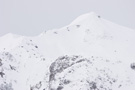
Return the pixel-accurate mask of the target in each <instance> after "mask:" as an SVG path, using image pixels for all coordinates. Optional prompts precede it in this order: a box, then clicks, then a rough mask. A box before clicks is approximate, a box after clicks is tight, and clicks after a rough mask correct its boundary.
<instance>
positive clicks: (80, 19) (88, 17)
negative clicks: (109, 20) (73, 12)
mask: <svg viewBox="0 0 135 90" xmlns="http://www.w3.org/2000/svg"><path fill="white" fill-rule="evenodd" d="M97 18H100V16H98V15H97V14H96V13H94V12H90V13H86V14H83V15H80V16H79V17H77V18H76V19H75V20H74V21H73V22H72V23H71V24H70V25H74V24H77V23H81V22H89V21H91V20H93V19H95V20H96V19H97Z"/></svg>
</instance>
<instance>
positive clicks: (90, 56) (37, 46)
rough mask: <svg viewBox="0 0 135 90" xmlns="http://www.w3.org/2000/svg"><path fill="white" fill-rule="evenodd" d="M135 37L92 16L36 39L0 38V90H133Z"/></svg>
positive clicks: (129, 30)
mask: <svg viewBox="0 0 135 90" xmlns="http://www.w3.org/2000/svg"><path fill="white" fill-rule="evenodd" d="M134 46H135V31H134V30H132V29H129V28H126V27H123V26H120V25H117V24H115V23H112V22H110V21H107V20H105V19H103V18H101V17H100V16H98V15H97V14H95V13H94V12H92V13H88V14H84V15H81V16H79V17H78V18H77V19H76V20H74V21H73V22H72V23H71V24H70V25H68V26H66V27H64V28H61V29H54V30H49V31H46V32H43V33H42V34H40V35H39V36H36V37H25V36H19V35H14V34H7V35H5V36H3V37H0V90H135V55H134V53H135V48H134Z"/></svg>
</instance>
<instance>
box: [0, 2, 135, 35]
mask: <svg viewBox="0 0 135 90" xmlns="http://www.w3.org/2000/svg"><path fill="white" fill-rule="evenodd" d="M91 11H93V12H95V13H97V14H99V15H100V16H102V17H103V18H104V19H108V20H110V21H112V22H115V23H117V24H120V25H123V26H126V27H129V28H132V29H135V0H0V36H2V35H4V34H6V33H15V34H21V35H26V36H34V35H38V34H40V33H41V32H43V31H44V30H49V29H53V28H60V27H63V26H65V25H68V24H69V23H71V22H72V21H73V20H74V19H75V18H76V17H78V16H79V15H81V14H85V13H88V12H91Z"/></svg>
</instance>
